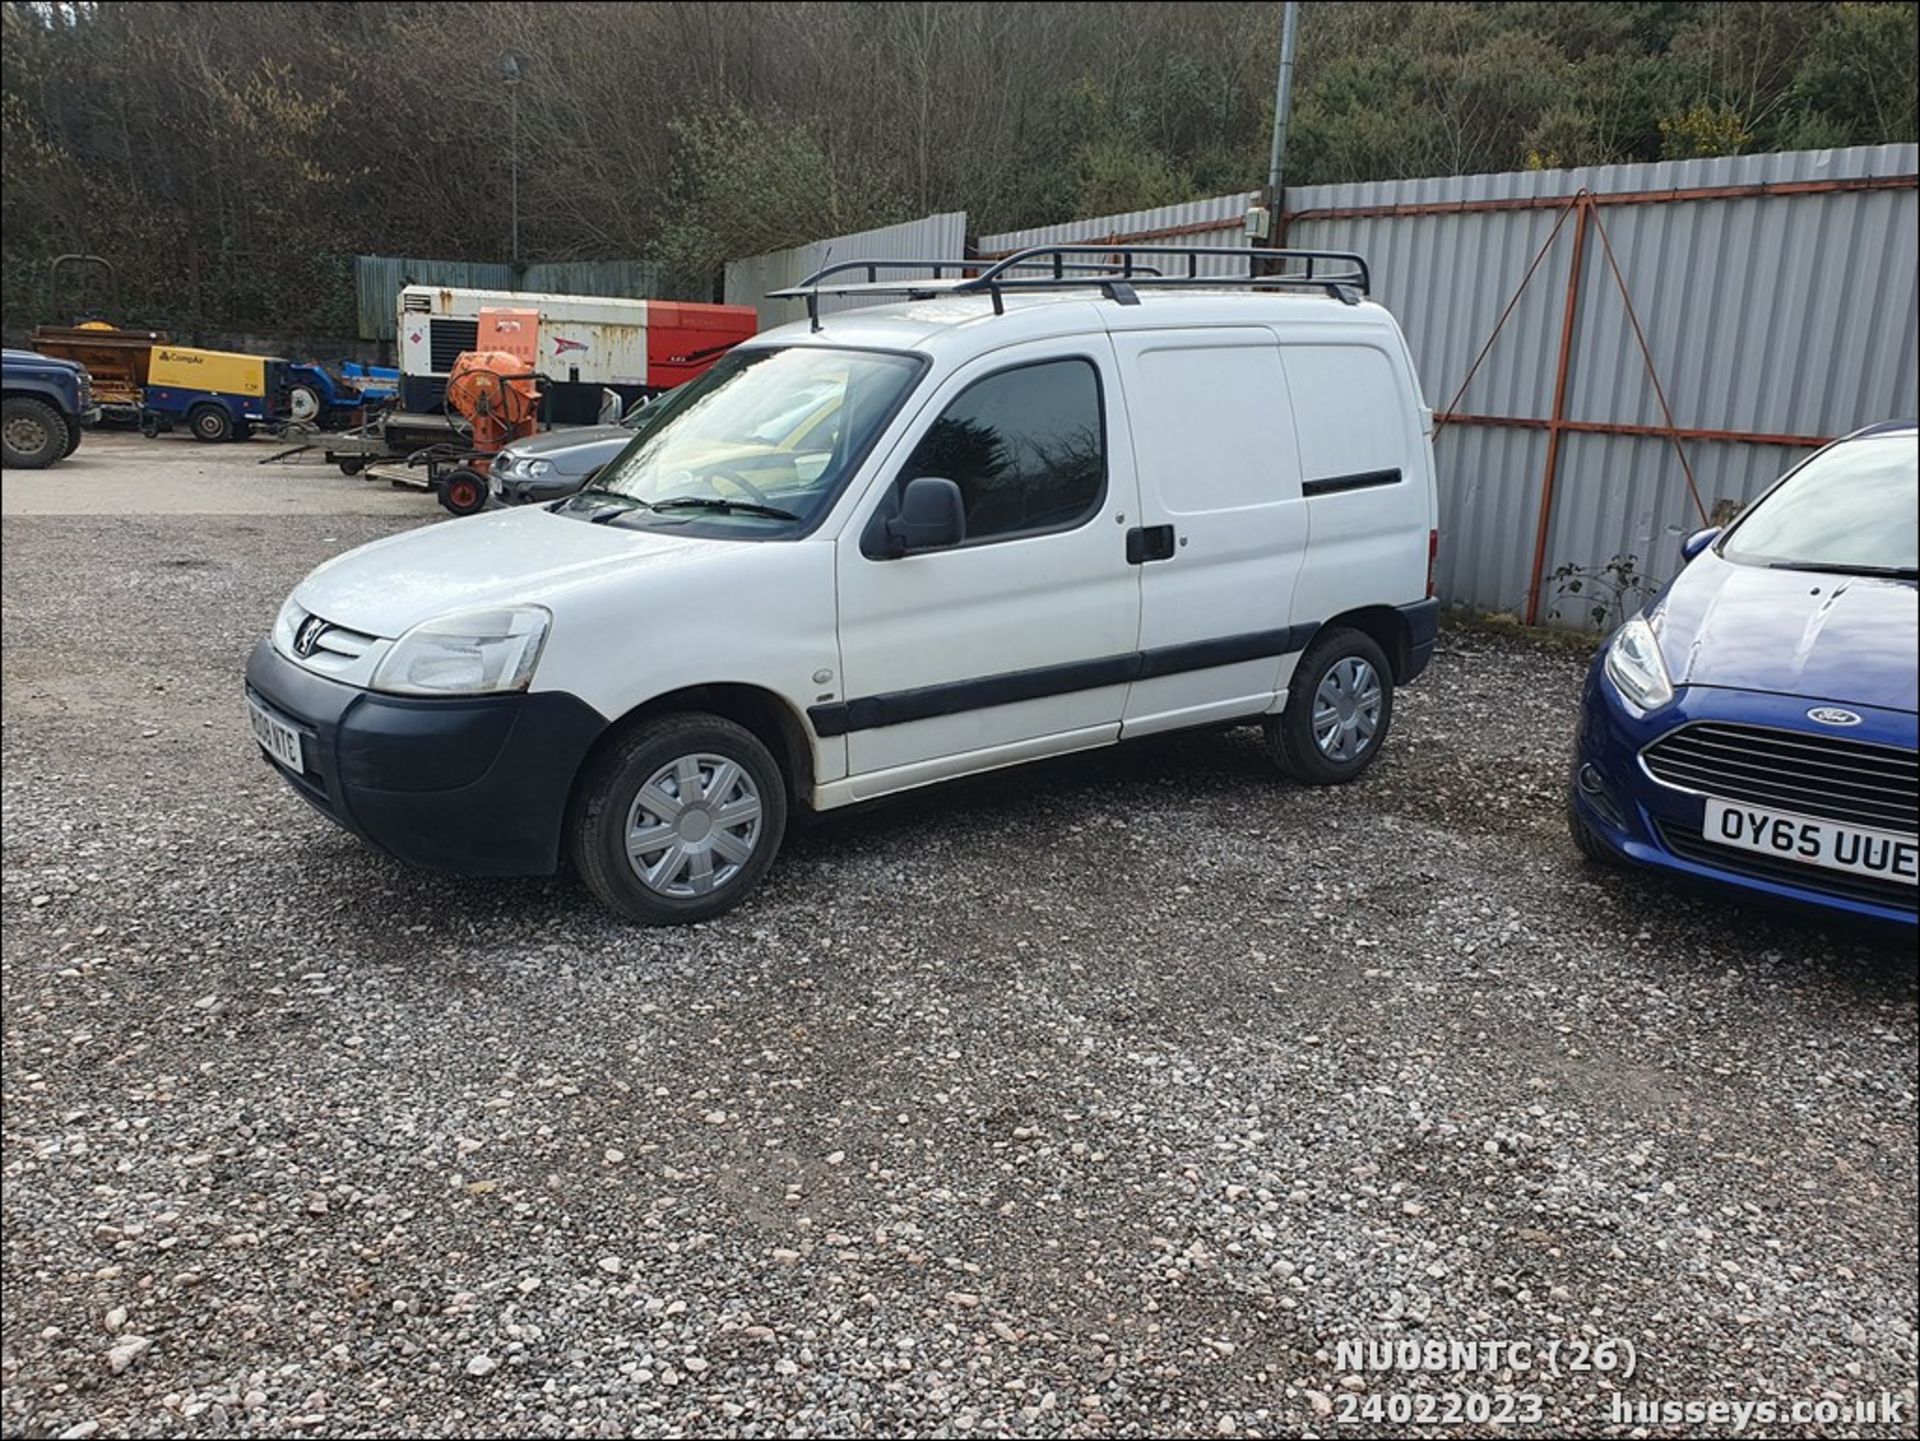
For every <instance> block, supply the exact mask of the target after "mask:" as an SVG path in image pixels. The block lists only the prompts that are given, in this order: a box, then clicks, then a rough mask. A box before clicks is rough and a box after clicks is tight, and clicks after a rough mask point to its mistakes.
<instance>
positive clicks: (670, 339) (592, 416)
mask: <svg viewBox="0 0 1920 1441" xmlns="http://www.w3.org/2000/svg"><path fill="white" fill-rule="evenodd" d="M482 310H512V311H531V312H533V313H534V315H535V328H536V331H537V334H538V343H537V350H536V354H535V355H534V357H533V362H532V369H533V370H534V371H535V372H537V373H538V374H539V375H540V377H541V381H542V385H541V390H542V395H543V418H544V419H545V420H547V421H548V422H550V423H551V422H558V423H571V424H590V423H592V422H593V421H594V420H596V419H597V418H598V417H599V414H600V411H601V405H602V392H603V391H607V390H612V391H615V392H616V393H618V395H619V396H620V400H621V404H622V406H623V407H624V406H630V405H632V404H633V403H634V402H635V401H639V400H644V399H646V398H647V397H648V396H651V395H657V394H658V393H659V392H661V391H663V390H671V389H672V388H673V387H674V386H676V385H680V384H682V383H684V382H686V381H689V380H692V379H693V378H694V377H695V376H697V375H700V374H701V373H702V372H704V371H705V370H706V368H707V367H708V366H710V365H711V364H713V362H714V361H715V360H717V359H719V357H720V356H721V355H723V354H725V353H726V352H727V351H728V350H730V349H732V348H733V346H735V345H737V344H738V343H739V342H741V341H742V340H745V339H747V337H749V336H751V335H752V334H754V332H755V331H756V330H758V329H759V316H758V315H757V314H756V313H755V311H754V309H753V307H752V306H747V305H698V304H691V303H688V302H683V301H674V300H633V299H627V298H624V297H620V296H606V295H545V294H539V293H536V292H520V291H507V290H462V289H456V288H453V287H451V286H441V285H409V286H407V287H406V288H405V289H403V290H402V291H401V292H400V297H399V314H398V322H399V326H398V334H399V338H400V341H399V344H400V405H401V409H402V410H405V411H412V412H426V413H437V412H439V411H440V409H441V405H442V401H443V398H444V396H445V394H446V385H447V376H448V375H449V374H451V372H452V370H453V365H454V362H455V361H456V360H458V359H459V357H460V356H461V355H463V354H465V353H467V352H469V351H472V350H474V349H476V348H480V347H479V344H478V342H479V332H480V312H481V311H482Z"/></svg>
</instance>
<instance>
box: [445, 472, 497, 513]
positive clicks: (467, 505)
mask: <svg viewBox="0 0 1920 1441" xmlns="http://www.w3.org/2000/svg"><path fill="white" fill-rule="evenodd" d="M440 504H442V505H444V506H445V507H446V508H447V509H448V510H450V511H452V512H453V513H454V514H455V515H475V514H477V513H479V512H480V511H483V510H485V509H486V508H487V482H486V478H485V477H484V476H482V475H481V474H480V472H479V471H477V470H468V469H467V468H466V467H465V466H464V465H463V466H461V467H459V468H458V469H457V470H450V471H448V472H447V474H446V478H445V479H443V480H442V481H441V482H440Z"/></svg>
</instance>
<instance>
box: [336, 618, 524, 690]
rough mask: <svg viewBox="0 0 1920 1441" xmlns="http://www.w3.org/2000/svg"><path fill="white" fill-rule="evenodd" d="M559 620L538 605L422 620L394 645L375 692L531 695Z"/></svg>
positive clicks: (376, 675)
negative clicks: (551, 631)
mask: <svg viewBox="0 0 1920 1441" xmlns="http://www.w3.org/2000/svg"><path fill="white" fill-rule="evenodd" d="M552 624H553V616H552V615H551V613H549V612H548V610H547V609H546V607H544V606H538V605H516V606H506V607H501V608H499V609H494V610H466V611H458V612H456V613H454V614H453V615H443V616H440V617H439V618H438V619H436V620H429V621H422V622H421V623H420V624H419V625H416V626H415V627H414V628H413V629H412V630H410V631H408V632H407V633H406V634H405V635H403V636H401V637H400V639H399V640H397V641H395V642H394V643H393V648H392V649H391V650H389V651H388V652H387V653H386V655H385V657H384V658H382V660H381V662H380V665H379V667H378V669H376V670H375V671H374V673H373V688H374V689H375V690H381V691H388V692H390V693H392V694H394V695H440V696H445V695H489V694H493V693H495V692H499V691H516V690H525V689H526V688H527V683H528V682H529V681H531V680H532V679H533V668H534V666H535V665H536V664H537V663H538V662H539V659H540V650H541V647H542V646H544V645H545V644H546V643H547V629H548V627H549V626H551V625H552Z"/></svg>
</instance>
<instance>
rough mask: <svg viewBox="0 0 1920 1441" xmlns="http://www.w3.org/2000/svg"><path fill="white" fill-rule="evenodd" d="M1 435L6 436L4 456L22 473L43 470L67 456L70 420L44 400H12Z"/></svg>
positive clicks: (1, 424)
mask: <svg viewBox="0 0 1920 1441" xmlns="http://www.w3.org/2000/svg"><path fill="white" fill-rule="evenodd" d="M0 433H3V434H4V436H5V448H4V451H0V455H4V458H5V460H6V463H7V464H8V465H10V466H14V467H16V468H17V469H20V470H42V469H44V468H45V467H47V466H49V465H52V464H53V463H54V462H55V461H56V460H58V459H60V457H61V456H63V455H65V454H66V444H67V422H66V419H65V417H63V416H62V415H61V414H60V412H59V411H57V410H55V409H54V408H53V407H52V406H51V405H48V404H47V403H46V402H45V401H44V400H35V399H33V398H32V397H31V396H26V395H15V396H10V397H8V399H7V401H6V405H5V413H4V414H3V415H0Z"/></svg>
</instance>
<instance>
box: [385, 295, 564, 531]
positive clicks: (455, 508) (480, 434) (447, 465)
mask: <svg viewBox="0 0 1920 1441" xmlns="http://www.w3.org/2000/svg"><path fill="white" fill-rule="evenodd" d="M482 314H483V316H484V314H485V312H482ZM481 338H482V340H483V341H485V340H486V339H487V338H488V332H487V331H486V329H485V328H484V326H483V328H482V331H481ZM531 345H532V340H531V339H529V340H528V341H527V347H528V348H529V349H530V348H531ZM519 349H520V347H518V346H516V347H515V349H514V350H469V351H466V352H465V353H463V354H462V355H461V356H460V357H459V358H458V359H457V360H455V361H454V363H453V370H452V373H451V374H449V375H448V377H447V409H448V410H449V411H450V412H452V413H453V414H456V415H458V416H459V417H460V418H461V419H463V420H464V421H466V423H467V425H468V427H469V430H470V436H469V438H470V440H471V442H472V443H471V445H469V446H467V447H465V448H456V447H452V446H430V447H428V450H427V451H425V452H421V453H420V454H418V455H416V456H414V457H411V458H410V459H409V462H408V463H409V464H413V463H415V462H417V461H418V462H424V463H425V464H426V466H427V480H428V483H429V484H430V485H431V486H432V487H433V489H434V491H435V492H436V493H437V494H438V495H439V497H440V504H442V505H443V506H445V507H446V508H447V509H448V510H450V511H452V512H453V513H454V514H455V515H472V514H473V513H474V512H475V511H477V510H481V509H483V508H484V507H485V506H486V503H487V492H488V482H487V471H488V468H489V467H490V466H491V465H492V463H493V457H494V456H496V455H498V454H499V453H500V451H501V449H502V448H504V447H505V446H507V445H510V444H512V443H513V442H514V441H516V440H519V439H521V438H522V437H524V436H528V435H532V434H533V433H534V431H535V430H536V429H537V428H538V426H539V423H540V377H539V376H538V375H537V374H535V373H534V372H533V371H532V370H530V369H529V368H528V364H527V359H526V357H525V355H523V354H519V353H516V352H517V351H518V350H519Z"/></svg>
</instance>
